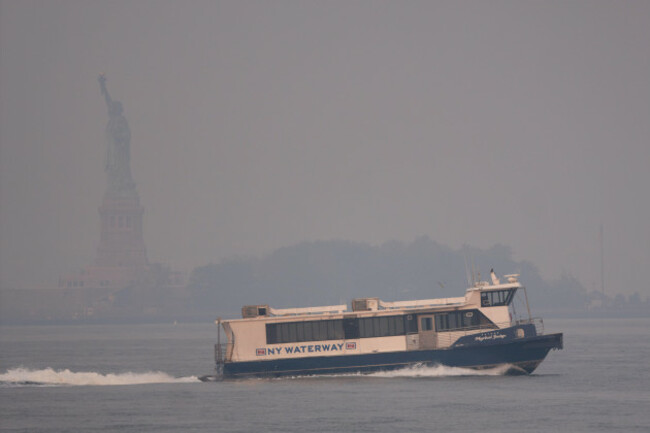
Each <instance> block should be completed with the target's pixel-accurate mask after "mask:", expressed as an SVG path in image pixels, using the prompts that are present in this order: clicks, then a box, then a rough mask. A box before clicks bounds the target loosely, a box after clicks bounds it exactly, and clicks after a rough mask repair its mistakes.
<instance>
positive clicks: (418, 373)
mask: <svg viewBox="0 0 650 433" xmlns="http://www.w3.org/2000/svg"><path fill="white" fill-rule="evenodd" d="M510 368H511V366H510V365H500V366H498V367H494V368H485V369H481V370H476V369H473V368H463V367H447V366H445V365H433V366H426V365H414V366H411V367H405V368H401V369H399V370H392V371H378V372H376V373H370V374H369V375H368V376H370V377H387V378H391V377H454V376H503V375H504V374H506V372H507V371H508V370H509V369H510Z"/></svg>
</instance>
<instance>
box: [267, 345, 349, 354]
mask: <svg viewBox="0 0 650 433" xmlns="http://www.w3.org/2000/svg"><path fill="white" fill-rule="evenodd" d="M343 347H344V345H343V343H332V344H306V345H304V346H302V345H301V346H281V347H267V348H258V349H255V354H256V355H257V356H264V355H280V354H283V353H284V354H294V353H314V352H342V351H344V350H355V349H356V348H357V343H346V344H345V349H344V348H343Z"/></svg>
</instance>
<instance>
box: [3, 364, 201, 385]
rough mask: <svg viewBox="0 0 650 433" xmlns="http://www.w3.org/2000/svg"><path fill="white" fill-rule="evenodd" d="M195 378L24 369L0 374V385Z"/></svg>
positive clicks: (156, 373) (133, 382) (194, 379)
mask: <svg viewBox="0 0 650 433" xmlns="http://www.w3.org/2000/svg"><path fill="white" fill-rule="evenodd" d="M198 381H199V379H198V378H197V377H196V376H187V377H173V376H170V375H168V374H167V373H163V372H161V371H149V372H146V373H133V372H125V373H107V374H101V373H96V372H92V371H79V372H74V371H70V370H68V369H65V370H54V369H53V368H46V369H43V370H30V369H28V368H24V367H18V368H12V369H9V370H7V372H6V373H1V374H0V383H2V384H5V385H14V386H16V385H18V386H19V385H68V386H83V385H100V386H103V385H142V384H150V383H187V382H198Z"/></svg>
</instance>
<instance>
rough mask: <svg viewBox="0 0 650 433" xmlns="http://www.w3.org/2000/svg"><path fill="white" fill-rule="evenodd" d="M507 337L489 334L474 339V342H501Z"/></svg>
mask: <svg viewBox="0 0 650 433" xmlns="http://www.w3.org/2000/svg"><path fill="white" fill-rule="evenodd" d="M506 337H507V335H505V334H487V335H479V336H478V337H474V341H485V340H500V339H502V338H506Z"/></svg>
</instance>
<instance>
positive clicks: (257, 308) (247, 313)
mask: <svg viewBox="0 0 650 433" xmlns="http://www.w3.org/2000/svg"><path fill="white" fill-rule="evenodd" d="M268 315H269V306H268V305H245V306H243V307H242V309H241V316H242V317H243V318H244V319H252V318H255V317H261V316H268Z"/></svg>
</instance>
